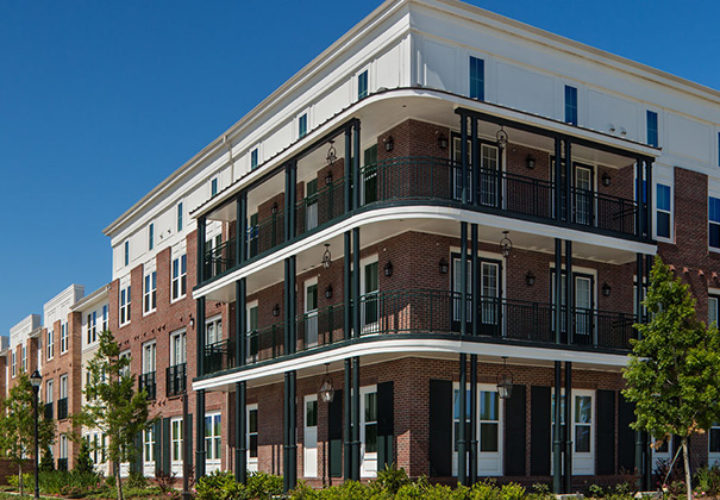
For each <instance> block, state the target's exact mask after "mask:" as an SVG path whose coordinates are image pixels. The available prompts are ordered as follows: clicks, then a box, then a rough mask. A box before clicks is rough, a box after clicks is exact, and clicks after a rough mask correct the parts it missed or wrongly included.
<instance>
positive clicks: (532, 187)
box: [203, 156, 644, 281]
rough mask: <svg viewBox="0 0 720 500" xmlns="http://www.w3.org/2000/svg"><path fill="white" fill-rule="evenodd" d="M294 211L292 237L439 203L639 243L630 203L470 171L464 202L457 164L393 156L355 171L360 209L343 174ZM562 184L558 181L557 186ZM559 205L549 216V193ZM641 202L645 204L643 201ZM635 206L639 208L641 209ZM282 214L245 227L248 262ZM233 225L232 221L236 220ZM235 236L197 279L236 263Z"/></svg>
mask: <svg viewBox="0 0 720 500" xmlns="http://www.w3.org/2000/svg"><path fill="white" fill-rule="evenodd" d="M545 177H546V178H547V179H549V178H550V177H551V175H550V172H549V171H548V172H547V175H546V176H545ZM327 182H328V183H327V184H326V186H325V187H324V188H323V189H320V190H318V191H317V192H315V193H313V194H312V195H310V196H307V197H306V198H304V199H303V200H301V201H300V202H299V203H297V204H296V206H295V208H294V210H295V213H294V219H295V227H294V234H295V236H294V239H299V238H303V237H305V236H307V235H309V234H311V233H313V232H315V231H317V230H319V229H322V228H324V227H327V226H329V225H331V224H335V223H337V222H339V221H341V220H343V219H345V218H347V217H349V216H351V215H353V214H355V213H359V212H362V211H366V210H370V209H373V208H380V207H387V206H397V205H428V204H430V205H440V206H448V207H455V208H462V209H467V210H474V211H479V212H485V213H491V214H494V215H502V216H508V217H513V218H518V219H524V220H528V221H531V222H540V223H545V224H552V225H556V226H562V227H569V228H573V229H576V230H581V231H589V232H594V233H599V234H603V235H608V236H614V237H620V238H629V239H636V240H642V239H643V238H644V236H643V234H641V233H642V231H640V227H641V226H642V224H641V221H640V214H641V213H644V210H640V209H639V207H638V203H637V202H636V201H635V200H632V199H627V198H623V197H620V196H613V195H610V194H607V193H601V192H599V191H596V190H585V189H579V188H575V187H569V188H567V189H559V190H558V189H556V185H555V183H554V182H552V181H550V180H546V179H542V178H539V177H529V176H524V175H519V174H517V173H511V172H507V171H503V170H498V169H485V168H481V169H478V170H477V175H476V174H475V169H473V168H472V166H470V168H469V169H468V185H469V186H470V187H471V188H470V190H469V193H468V195H467V198H468V202H467V203H463V202H462V190H461V186H462V166H461V165H460V164H458V163H457V162H454V161H451V160H448V159H443V158H435V157H423V156H411V157H402V158H391V159H388V160H385V161H380V162H376V163H371V164H367V165H365V166H364V167H362V168H361V171H360V186H359V189H353V191H354V192H355V193H357V195H358V196H359V208H358V209H356V210H355V211H351V212H350V213H346V212H345V211H344V203H345V195H344V187H345V183H344V179H340V180H337V181H334V182H333V181H332V180H328V181H327ZM561 187H562V186H561ZM556 195H557V196H559V197H560V200H559V204H560V205H561V206H562V207H565V209H563V211H562V213H561V216H560V217H556V214H555V211H556V210H555V205H556V203H555V197H556ZM643 207H644V205H643ZM643 207H640V208H643ZM284 222H285V213H284V211H283V210H277V209H273V213H272V215H270V216H269V217H267V218H265V219H262V220H259V221H253V220H252V218H251V219H250V223H249V224H248V225H247V231H246V233H245V237H244V246H245V249H246V255H247V257H248V259H253V258H256V257H259V256H263V255H266V254H268V253H270V252H271V251H273V250H275V249H277V248H279V247H280V246H282V245H283V244H284V243H286V239H285V231H284ZM236 225H237V224H236ZM236 255H237V252H236V241H235V239H234V238H233V239H229V240H227V241H225V242H222V243H220V244H218V245H217V246H216V247H214V248H211V249H208V250H206V252H205V255H204V261H203V262H204V274H203V280H204V281H207V280H211V279H213V278H215V277H217V276H219V275H222V274H224V273H226V272H228V271H230V270H232V269H234V268H235V267H236V266H237V258H236Z"/></svg>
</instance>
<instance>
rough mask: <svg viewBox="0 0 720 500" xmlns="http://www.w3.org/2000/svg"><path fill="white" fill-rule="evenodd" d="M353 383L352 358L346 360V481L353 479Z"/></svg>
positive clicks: (344, 467) (344, 444)
mask: <svg viewBox="0 0 720 500" xmlns="http://www.w3.org/2000/svg"><path fill="white" fill-rule="evenodd" d="M351 384H352V365H351V363H350V358H347V359H346V360H345V379H344V384H343V420H344V425H343V477H344V478H345V481H348V480H350V479H352V442H351V440H352V435H351V432H350V428H351V427H352V412H351V408H350V405H351V399H352V398H351V394H350V393H351V390H350V386H351Z"/></svg>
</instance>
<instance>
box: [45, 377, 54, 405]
mask: <svg viewBox="0 0 720 500" xmlns="http://www.w3.org/2000/svg"><path fill="white" fill-rule="evenodd" d="M53 398H54V394H53V381H52V380H48V381H47V382H46V383H45V403H46V404H47V403H52V402H53Z"/></svg>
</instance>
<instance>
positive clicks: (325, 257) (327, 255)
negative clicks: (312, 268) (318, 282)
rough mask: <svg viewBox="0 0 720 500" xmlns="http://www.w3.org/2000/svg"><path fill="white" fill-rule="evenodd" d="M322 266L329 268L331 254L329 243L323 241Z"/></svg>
mask: <svg viewBox="0 0 720 500" xmlns="http://www.w3.org/2000/svg"><path fill="white" fill-rule="evenodd" d="M321 262H322V266H323V268H324V269H330V265H331V264H332V255H330V243H325V251H324V252H323V255H322V261H321Z"/></svg>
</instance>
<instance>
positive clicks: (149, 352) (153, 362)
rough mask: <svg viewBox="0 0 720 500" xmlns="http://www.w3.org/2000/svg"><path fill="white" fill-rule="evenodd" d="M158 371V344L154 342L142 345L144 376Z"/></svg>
mask: <svg viewBox="0 0 720 500" xmlns="http://www.w3.org/2000/svg"><path fill="white" fill-rule="evenodd" d="M156 370H157V343H156V342H155V341H154V340H151V341H149V342H145V343H144V344H143V345H142V374H143V375H146V374H148V373H155V372H156Z"/></svg>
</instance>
